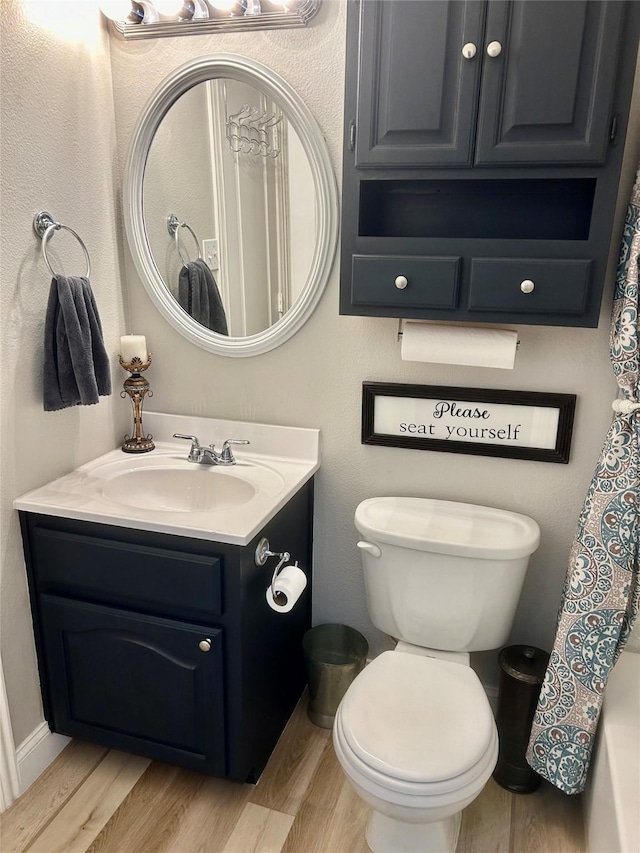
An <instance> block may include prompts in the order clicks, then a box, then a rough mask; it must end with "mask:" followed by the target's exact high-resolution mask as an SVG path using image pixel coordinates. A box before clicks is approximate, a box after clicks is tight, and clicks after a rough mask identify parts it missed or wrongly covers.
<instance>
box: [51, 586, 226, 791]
mask: <svg viewBox="0 0 640 853" xmlns="http://www.w3.org/2000/svg"><path fill="white" fill-rule="evenodd" d="M40 610H41V620H42V639H43V648H44V650H45V659H46V664H45V665H46V670H47V689H48V691H49V697H48V698H49V705H50V708H51V714H52V717H53V719H51V720H50V721H49V722H50V723H51V724H52V728H53V730H54V731H57V732H60V733H61V734H65V735H70V736H72V737H79V738H84V739H86V740H90V741H93V742H96V743H102V744H104V745H105V746H109V747H113V748H116V749H122V750H125V751H129V752H134V753H138V754H141V755H145V756H147V757H149V758H153V759H156V760H159V761H167V762H169V763H176V764H180V765H182V766H184V767H189V768H191V769H194V770H200V771H203V772H207V773H213V774H216V775H224V773H225V728H224V713H223V675H222V665H223V662H222V631H221V630H220V629H216V628H211V627H200V626H196V625H188V624H185V623H182V622H175V621H172V620H168V619H161V618H158V617H154V616H146V615H144V614H138V613H129V612H125V611H121V610H116V609H113V608H109V607H103V606H100V605H95V604H89V603H86V602H81V601H75V600H72V599H65V598H60V597H58V596H53V595H42V596H41V598H40Z"/></svg>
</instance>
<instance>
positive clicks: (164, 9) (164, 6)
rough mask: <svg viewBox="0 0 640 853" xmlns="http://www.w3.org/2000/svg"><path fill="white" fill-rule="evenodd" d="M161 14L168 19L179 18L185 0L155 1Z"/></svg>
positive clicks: (154, 3)
mask: <svg viewBox="0 0 640 853" xmlns="http://www.w3.org/2000/svg"><path fill="white" fill-rule="evenodd" d="M153 5H154V6H155V7H156V9H157V10H158V12H159V14H160V15H162V16H163V17H166V18H177V17H178V14H179V12H181V11H182V8H183V6H184V2H183V0H154V2H153Z"/></svg>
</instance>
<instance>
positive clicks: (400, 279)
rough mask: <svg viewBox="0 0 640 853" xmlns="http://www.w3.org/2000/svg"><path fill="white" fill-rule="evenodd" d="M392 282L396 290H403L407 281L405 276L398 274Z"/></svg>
mask: <svg viewBox="0 0 640 853" xmlns="http://www.w3.org/2000/svg"><path fill="white" fill-rule="evenodd" d="M394 284H395V286H396V287H397V288H398V290H404V289H405V287H406V286H407V285H408V284H409V281H408V279H407V277H406V276H404V275H399V276H397V277H396V280H395V282H394Z"/></svg>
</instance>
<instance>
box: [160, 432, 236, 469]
mask: <svg viewBox="0 0 640 853" xmlns="http://www.w3.org/2000/svg"><path fill="white" fill-rule="evenodd" d="M173 437H174V438H184V439H186V440H187V441H190V442H191V449H190V450H189V455H188V456H187V459H188V461H189V462H196V463H198V464H199V465H235V464H236V459H235V456H234V455H233V453H232V452H231V445H232V444H251V442H250V441H247V440H246V439H242V438H228V439H227V440H226V441H225V443H224V444H223V445H222V449H221V451H220V453H218V451H217V450H216V449H215V446H214V445H213V444H210V445H209V446H208V447H202V446H201V445H200V441H199V440H198V437H197V436H195V435H182V433H180V432H174V434H173Z"/></svg>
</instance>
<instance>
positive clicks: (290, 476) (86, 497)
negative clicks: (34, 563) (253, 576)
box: [14, 413, 320, 545]
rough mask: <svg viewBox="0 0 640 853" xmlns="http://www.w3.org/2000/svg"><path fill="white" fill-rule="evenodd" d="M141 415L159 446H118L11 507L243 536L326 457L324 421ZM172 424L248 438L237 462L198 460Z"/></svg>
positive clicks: (217, 437)
mask: <svg viewBox="0 0 640 853" xmlns="http://www.w3.org/2000/svg"><path fill="white" fill-rule="evenodd" d="M144 418H145V428H146V430H147V431H149V432H151V433H153V436H154V441H155V443H156V449H155V450H153V451H151V452H150V453H143V454H140V455H137V454H129V453H123V452H122V451H121V450H120V449H118V450H112V451H111V452H110V453H106V454H105V455H104V456H100V457H99V458H97V459H94V460H93V461H92V462H88V463H86V464H85V465H81V466H80V467H79V468H77V469H76V470H75V471H72V472H71V473H69V474H66V475H65V476H64V477H60V478H59V479H58V480H54V481H53V482H52V483H49V484H47V485H46V486H42V487H41V488H39V489H35V490H34V491H33V492H29V493H28V494H26V495H23V496H22V497H21V498H17V499H16V500H15V501H14V506H15V508H16V509H21V510H27V511H30V512H38V513H42V514H44V515H57V516H61V517H63V518H75V519H80V520H87V521H96V522H99V523H102V524H115V525H118V526H120V527H134V528H136V529H139V530H155V531H158V532H161V533H173V534H177V535H181V536H191V537H195V538H198V539H208V540H211V541H215V542H224V543H228V544H232V545H246V544H248V543H249V542H250V541H251V539H252V538H253V537H254V536H255V535H256V534H257V533H258V532H259V531H260V530H261V529H262V527H264V525H265V524H266V523H267V522H268V521H269V520H270V519H271V518H273V516H274V515H275V514H276V513H277V512H278V511H279V510H280V509H282V507H283V506H284V505H285V504H286V503H287V501H288V500H289V499H290V498H291V497H292V496H293V495H294V494H295V493H296V492H297V491H298V489H300V487H301V486H302V485H303V484H304V483H305V482H306V481H307V480H309V479H310V478H311V477H312V476H313V474H314V472H315V471H317V469H318V468H319V465H320V458H319V432H318V430H313V429H299V428H297V427H276V426H268V425H265V424H251V423H240V422H233V421H217V420H213V419H208V418H189V417H180V416H175V415H164V414H154V413H151V414H148V415H147V414H145V416H144ZM174 432H181V433H184V434H190V435H197V436H199V438H200V440H201V442H202V443H203V444H210V443H215V444H216V445H217V446H220V445H221V444H222V442H223V441H224V440H225V439H227V438H240V439H248V440H249V441H250V442H251V443H250V444H249V445H247V446H246V447H245V446H242V448H241V449H239V450H238V451H237V452H236V453H235V457H236V464H235V465H230V466H228V467H226V466H217V465H201V464H198V463H193V462H189V461H188V460H187V454H188V452H189V445H188V443H186V442H184V441H176V440H175V439H173V437H172V436H173V433H174ZM234 451H235V448H234ZM249 451H250V452H249Z"/></svg>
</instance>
